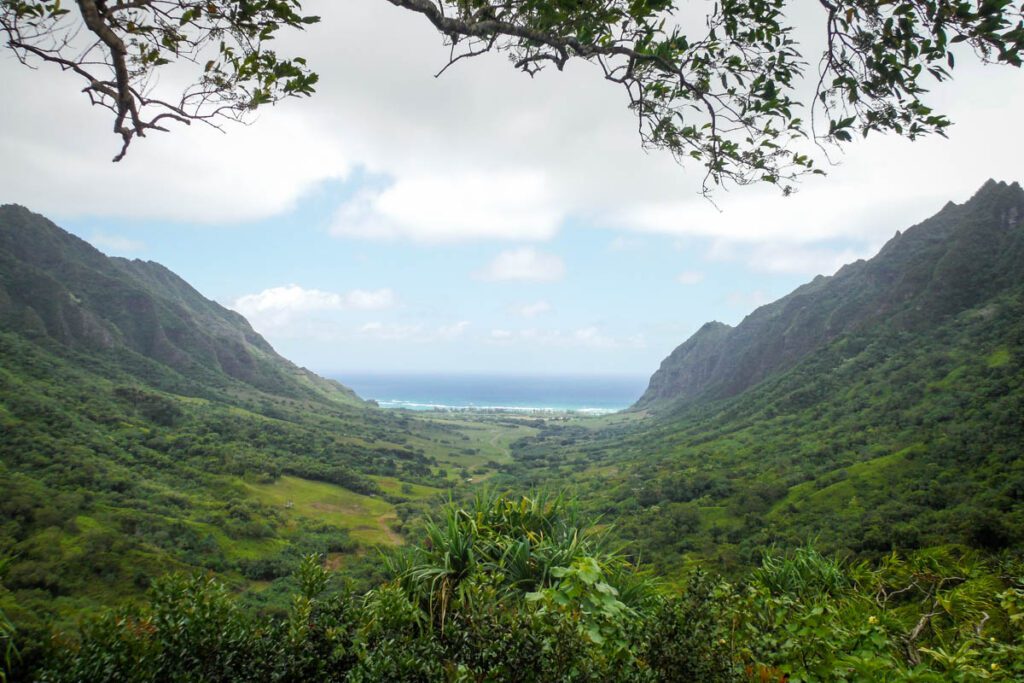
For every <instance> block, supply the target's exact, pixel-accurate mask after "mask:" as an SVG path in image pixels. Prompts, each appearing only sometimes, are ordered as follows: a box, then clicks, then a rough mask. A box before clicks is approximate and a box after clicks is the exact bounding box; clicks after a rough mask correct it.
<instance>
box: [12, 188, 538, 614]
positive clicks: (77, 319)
mask: <svg viewBox="0 0 1024 683" xmlns="http://www.w3.org/2000/svg"><path fill="white" fill-rule="evenodd" d="M516 433H522V434H528V433H532V430H530V429H528V428H525V427H523V428H520V427H518V426H516V425H507V424H504V425H503V424H498V423H493V424H491V423H481V424H468V423H465V422H458V421H453V420H452V421H440V420H439V421H436V422H425V421H419V420H414V419H410V418H408V417H405V416H402V415H397V414H393V413H387V412H385V411H381V410H379V409H377V408H374V407H372V406H370V405H368V404H365V403H363V402H362V401H361V400H359V399H358V398H357V397H355V395H354V394H353V393H352V392H351V391H350V390H348V389H347V388H345V387H343V386H341V385H340V384H337V383H336V382H331V381H327V380H324V379H322V378H320V377H318V376H316V375H314V374H313V373H310V372H308V371H306V370H304V369H301V368H298V367H296V366H294V365H292V364H291V363H289V362H288V361H286V360H284V359H283V358H281V357H280V356H278V355H277V354H276V353H275V352H274V351H273V349H272V348H271V347H270V346H269V345H268V344H267V342H266V341H264V340H263V338H261V337H260V336H259V335H258V334H256V333H255V332H254V331H253V330H252V328H251V327H250V326H249V324H248V323H247V322H246V321H245V320H244V319H243V318H242V317H241V316H239V315H238V314H236V313H234V312H232V311H229V310H227V309H224V308H222V307H221V306H219V305H218V304H216V303H214V302H212V301H209V300H207V299H205V298H203V297H202V296H201V295H199V294H198V293H197V292H196V291H195V290H193V289H192V288H191V287H189V286H188V284H186V283H185V282H184V281H182V280H181V279H180V278H178V277H177V276H175V275H174V274H173V273H171V272H169V271H168V270H166V269H165V268H163V267H162V266H160V265H158V264H155V263H146V262H141V261H128V260H124V259H110V258H107V257H105V256H104V255H102V254H101V253H99V252H98V251H96V250H95V249H93V248H92V247H91V246H89V245H88V244H86V243H85V242H83V241H81V240H79V239H77V238H75V237H73V236H71V235H69V234H67V233H66V232H64V231H62V230H60V229H59V228H57V227H56V226H54V225H53V224H52V223H50V222H49V221H47V220H45V219H43V218H42V217H40V216H37V215H35V214H32V213H30V212H29V211H27V210H25V209H22V208H20V207H16V206H5V207H0V490H2V491H3V495H2V496H0V557H6V558H8V560H7V566H6V572H5V578H4V579H3V585H4V587H5V588H4V589H0V609H2V610H3V611H4V612H6V614H7V615H8V616H9V617H10V618H12V619H14V620H15V621H16V622H17V623H18V624H19V625H20V627H21V628H22V629H23V630H24V629H29V630H31V629H35V628H42V627H43V623H44V622H47V621H51V620H55V621H56V622H57V623H61V622H64V623H68V622H69V621H70V620H71V619H72V618H73V617H75V616H76V615H78V614H79V613H81V612H82V611H83V610H89V609H92V608H94V607H95V606H97V605H103V604H109V603H111V602H113V601H116V600H118V599H123V598H125V597H129V596H132V595H141V594H142V592H143V591H144V590H145V589H146V587H147V586H148V584H149V582H150V580H151V579H152V578H154V577H156V576H159V575H161V574H163V573H165V572H167V571H169V570H176V569H188V568H206V569H210V570H214V571H216V572H218V573H219V574H220V575H221V576H222V577H223V578H224V580H226V581H228V582H229V583H231V585H233V586H243V585H248V586H253V587H255V588H256V589H258V592H254V593H252V594H251V598H252V600H254V601H256V602H258V603H260V604H269V605H277V606H281V607H283V605H284V603H283V602H282V600H283V597H282V596H281V593H280V592H281V590H286V589H287V586H288V582H289V581H290V579H288V578H287V577H289V576H290V575H291V573H292V572H293V570H294V568H295V565H296V563H297V562H298V560H299V558H300V557H302V556H303V555H306V554H308V553H310V552H316V553H327V554H329V557H330V562H331V564H332V566H340V565H345V566H348V567H350V568H353V567H354V568H353V571H359V570H358V567H359V566H360V563H361V562H362V561H361V560H360V558H361V557H362V556H363V555H366V552H365V551H366V549H368V548H370V547H372V546H376V545H379V544H395V543H400V542H401V537H400V536H399V535H398V533H397V531H399V530H400V529H401V527H402V525H403V523H404V521H405V520H407V519H408V518H409V517H410V516H411V515H413V514H414V512H415V510H416V509H417V508H418V507H419V506H422V505H423V504H424V501H425V500H426V499H428V498H430V497H431V496H434V495H438V494H440V492H441V491H442V490H443V489H447V488H448V487H449V486H452V485H462V484H464V480H465V478H467V477H469V476H471V475H470V474H469V470H467V469H465V468H466V465H467V464H468V463H467V461H466V460H465V458H466V457H467V456H466V455H465V452H471V453H479V457H477V458H476V460H474V461H473V463H474V467H473V469H474V470H478V469H480V468H481V467H482V468H483V470H482V472H484V473H489V472H491V471H493V468H491V467H489V466H487V465H486V463H487V462H488V461H495V462H494V465H495V466H496V465H497V462H496V460H501V459H503V458H507V448H505V449H504V451H503V445H504V444H505V443H507V441H510V440H512V438H514V437H513V436H511V435H514V434H516ZM476 441H480V442H485V443H484V444H477V443H476ZM367 560H369V561H370V562H369V565H370V566H372V565H375V564H376V561H375V559H374V554H373V553H371V554H370V555H369V556H368V557H367ZM363 564H367V563H365V562H363ZM278 580H279V583H282V584H283V585H284V588H282V587H281V586H280V585H278V584H271V583H270V582H273V581H278Z"/></svg>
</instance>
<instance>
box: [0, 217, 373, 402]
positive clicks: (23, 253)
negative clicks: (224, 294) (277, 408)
mask: <svg viewBox="0 0 1024 683" xmlns="http://www.w3.org/2000/svg"><path fill="white" fill-rule="evenodd" d="M0 226H2V230H0V324H2V325H3V326H4V327H5V328H7V329H14V330H19V331H21V332H22V333H23V334H27V335H33V334H35V335H44V336H46V337H49V338H50V339H52V340H54V341H56V342H58V343H60V344H63V345H65V346H69V347H74V348H82V349H88V350H103V351H111V350H117V351H122V352H129V353H135V354H139V355H141V356H143V357H144V358H146V359H149V360H152V361H155V362H157V363H159V364H161V365H164V366H167V367H168V368H171V369H172V370H174V371H175V372H176V373H178V374H180V375H182V376H185V377H193V378H198V377H202V379H203V382H204V383H207V384H213V385H219V386H224V385H225V382H226V381H228V380H236V381H239V382H243V383H245V384H248V385H250V386H252V387H254V388H256V389H260V390H264V391H269V392H271V393H274V394H278V395H284V396H289V397H292V398H299V397H307V398H308V397H315V396H318V397H320V398H323V399H328V400H332V401H344V402H354V401H357V400H358V399H357V397H356V396H355V394H354V392H352V391H351V390H350V389H348V388H347V387H344V386H342V385H341V384H339V383H337V382H334V381H332V380H325V379H323V378H321V377H319V376H317V375H316V374H314V373H312V372H310V371H308V370H305V369H303V368H299V367H297V366H295V365H294V364H292V363H291V362H289V361H287V360H286V359H284V358H282V357H281V356H279V355H278V354H277V353H276V352H275V351H274V349H273V348H272V347H271V346H270V344H268V343H267V341H266V340H265V339H263V337H261V336H260V335H259V334H257V333H256V332H255V331H254V330H253V329H252V327H251V326H250V325H249V323H248V321H246V320H245V318H243V317H242V316H241V315H239V314H238V313H236V312H234V311H231V310H228V309H226V308H224V307H223V306H221V305H220V304H218V303H216V302H214V301H211V300H209V299H206V298H205V297H203V296H202V295H201V294H199V292H197V291H196V290H195V289H194V288H193V287H192V286H191V285H189V284H188V283H187V282H185V281H184V280H182V279H181V278H180V277H178V276H177V275H175V274H174V273H172V272H171V271H170V270H168V269H167V268H165V267H163V266H161V265H160V264H158V263H154V262H152V261H140V260H128V259H123V258H108V257H106V256H104V255H103V254H102V253H101V252H99V251H98V250H97V249H95V248H94V247H92V246H91V245H89V244H88V243H87V242H85V241H84V240H81V239H79V238H77V237H75V236H74V235H71V234H69V233H67V232H65V231H63V230H61V229H60V228H58V227H57V226H56V225H54V224H53V223H52V222H50V221H49V220H47V219H45V218H44V217H42V216H39V215H38V214H34V213H32V212H30V211H29V210H28V209H25V208H23V207H20V206H15V205H4V206H0ZM184 384H186V383H183V384H182V385H179V386H177V387H176V389H177V390H183V389H184V391H185V392H187V391H188V389H187V387H186V386H184Z"/></svg>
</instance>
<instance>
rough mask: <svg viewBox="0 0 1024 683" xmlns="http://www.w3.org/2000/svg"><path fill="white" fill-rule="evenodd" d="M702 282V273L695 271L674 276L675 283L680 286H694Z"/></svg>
mask: <svg viewBox="0 0 1024 683" xmlns="http://www.w3.org/2000/svg"><path fill="white" fill-rule="evenodd" d="M703 280H704V273H700V272H697V271H695V270H687V271H684V272H682V273H679V275H677V276H676V282H678V283H679V284H681V285H696V284H699V283H700V282H703Z"/></svg>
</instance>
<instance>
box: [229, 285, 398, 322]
mask: <svg viewBox="0 0 1024 683" xmlns="http://www.w3.org/2000/svg"><path fill="white" fill-rule="evenodd" d="M396 303H397V300H396V297H395V294H394V292H393V291H391V290H390V289H386V288H385V289H374V290H367V289H353V290H350V291H348V292H340V293H339V292H325V291H323V290H319V289H306V288H304V287H300V286H299V285H296V284H290V285H285V286H283V287H271V288H269V289H264V290H263V291H262V292H258V293H256V294H246V295H245V296H241V297H239V298H238V299H236V300H235V301H234V303H233V304H232V305H231V308H233V309H235V310H236V311H238V312H239V313H241V314H242V315H244V316H245V317H246V318H248V320H249V322H250V323H251V324H252V326H253V327H254V328H256V329H258V330H260V331H261V332H274V331H283V330H287V329H290V330H292V331H296V330H297V329H298V327H297V326H298V323H299V321H300V320H302V319H303V318H308V317H309V316H310V315H312V314H316V313H325V312H337V311H379V310H384V309H387V308H392V307H394V306H395V305H396ZM318 334H322V333H321V332H318Z"/></svg>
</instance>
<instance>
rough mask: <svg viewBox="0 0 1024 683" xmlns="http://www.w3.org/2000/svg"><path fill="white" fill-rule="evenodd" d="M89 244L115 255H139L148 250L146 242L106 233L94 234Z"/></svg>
mask: <svg viewBox="0 0 1024 683" xmlns="http://www.w3.org/2000/svg"><path fill="white" fill-rule="evenodd" d="M89 242H90V243H92V245H93V246H94V247H96V248H97V249H99V250H100V251H105V252H109V253H114V254H137V253H138V252H140V251H145V250H146V243H145V242H142V241H140V240H133V239H129V238H127V237H122V236H120V235H112V234H109V233H105V232H97V233H93V235H92V237H90V238H89Z"/></svg>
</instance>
